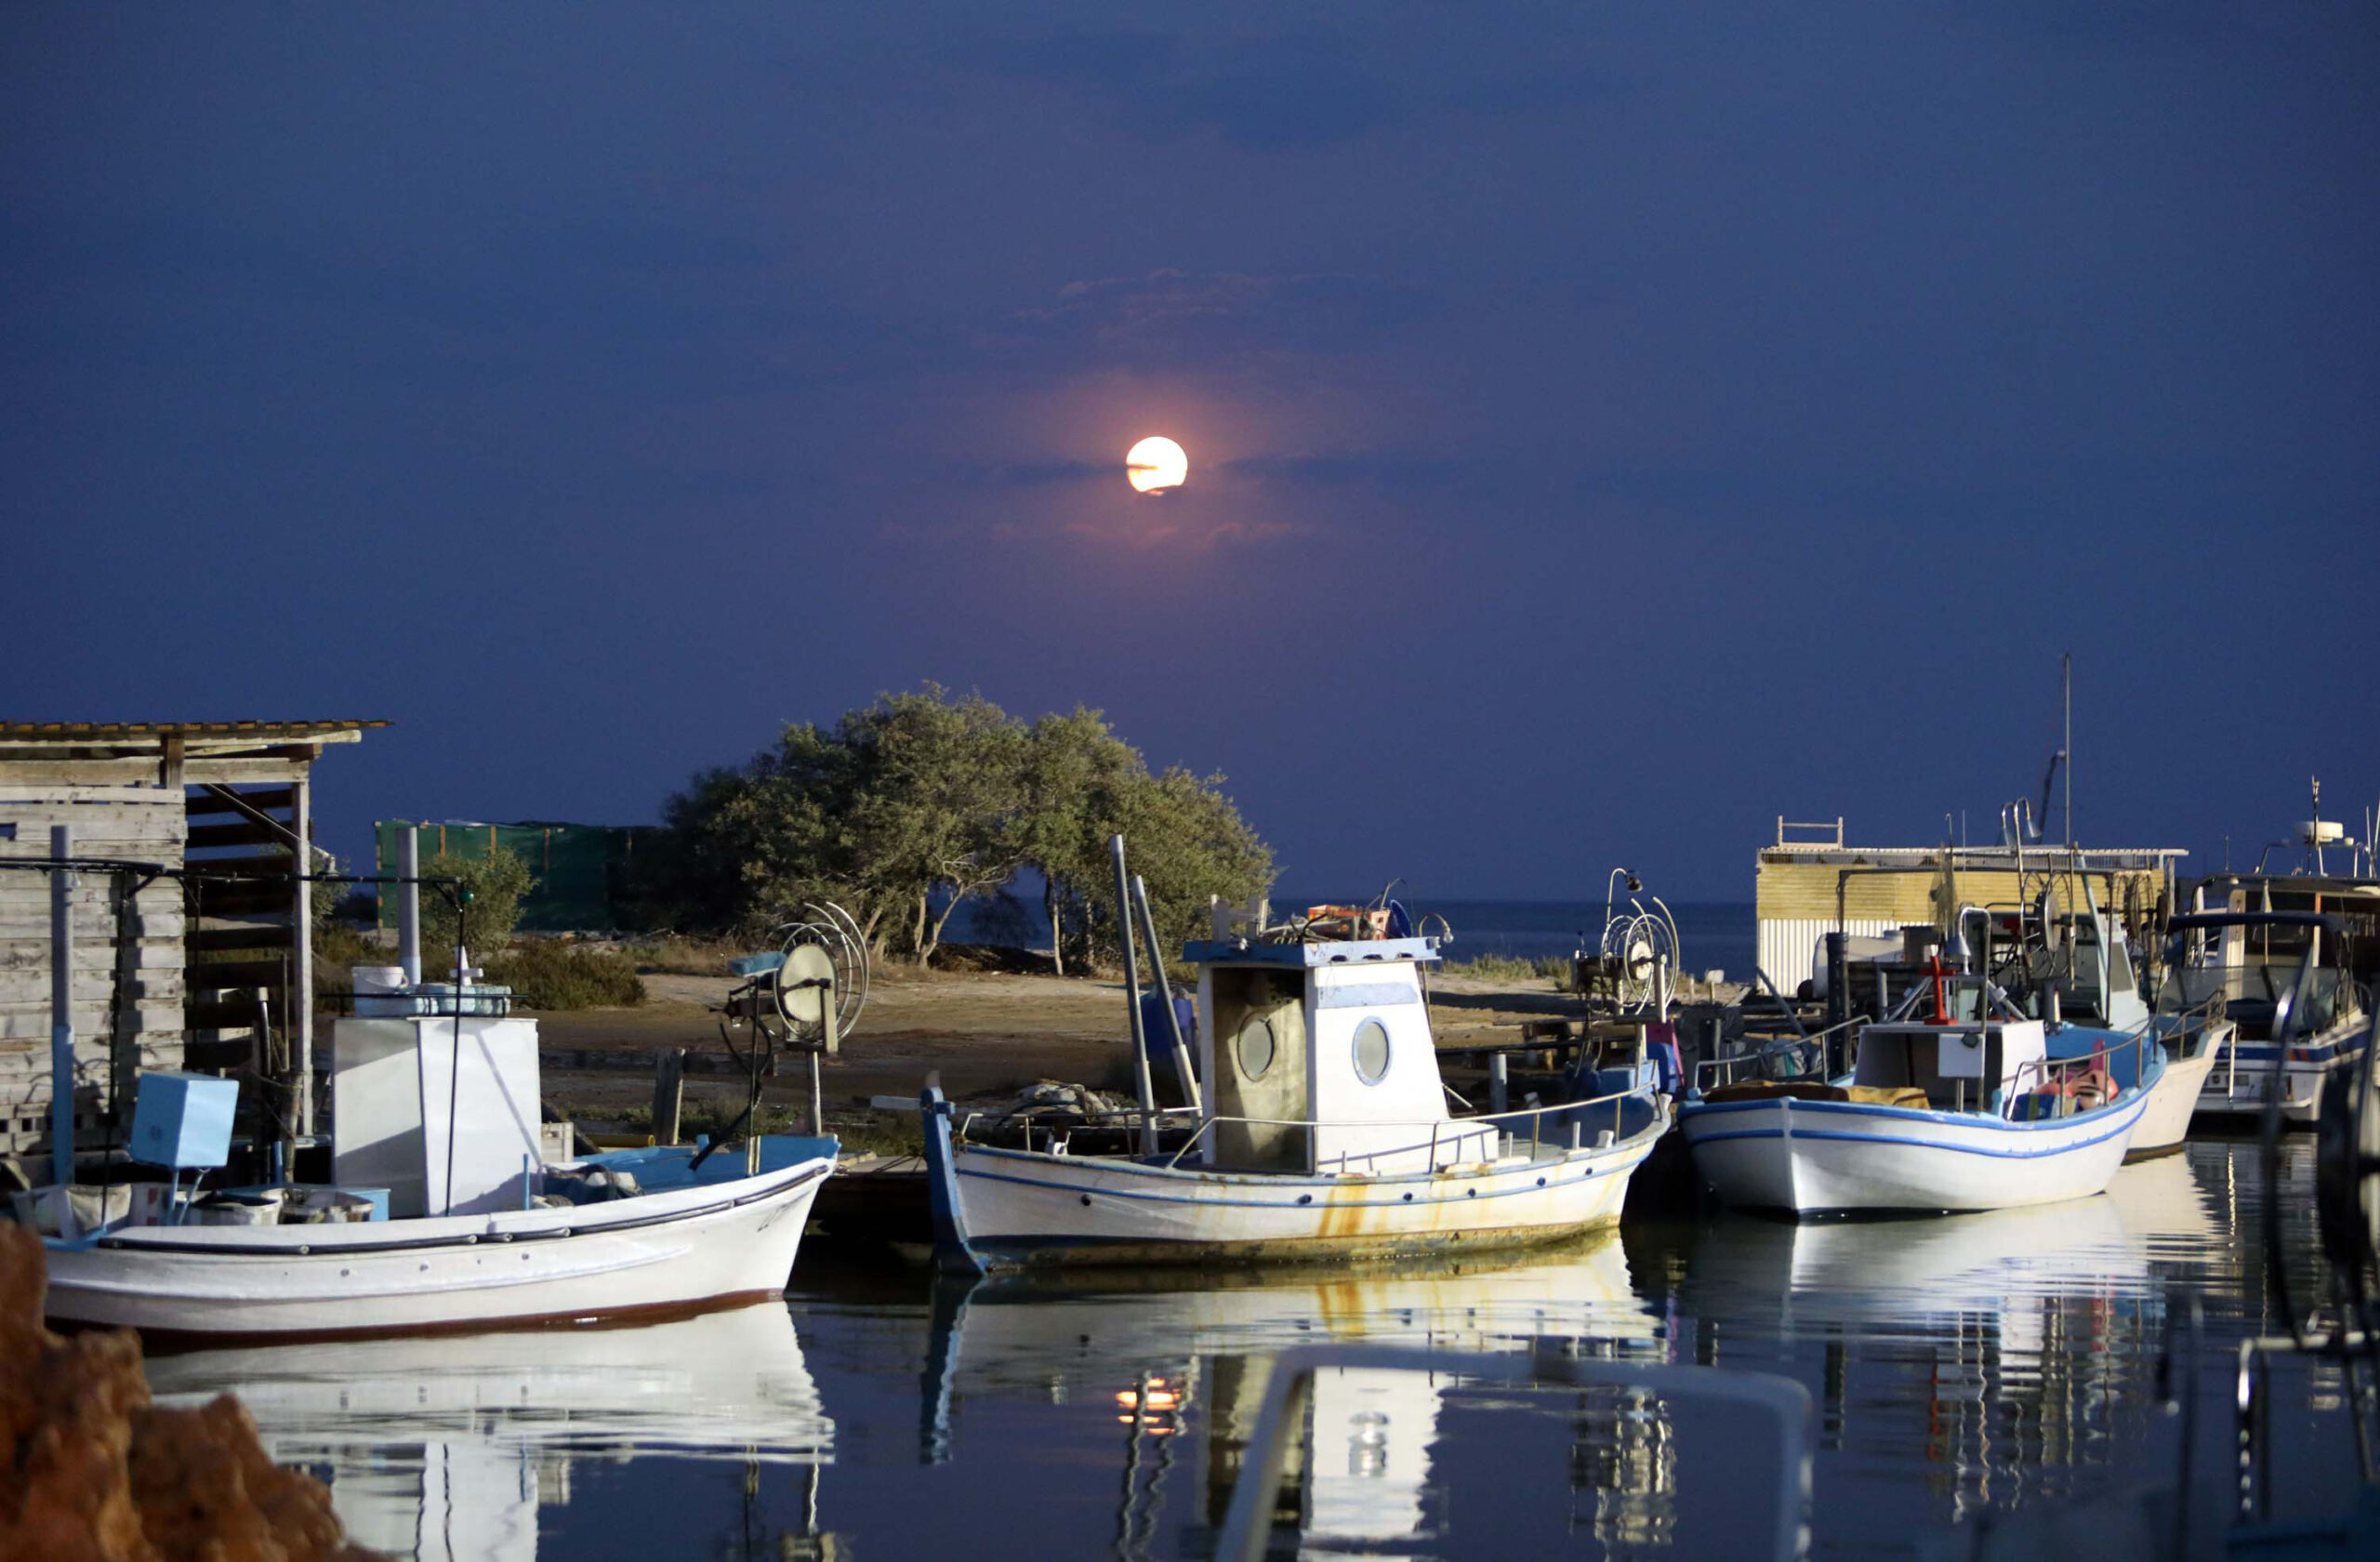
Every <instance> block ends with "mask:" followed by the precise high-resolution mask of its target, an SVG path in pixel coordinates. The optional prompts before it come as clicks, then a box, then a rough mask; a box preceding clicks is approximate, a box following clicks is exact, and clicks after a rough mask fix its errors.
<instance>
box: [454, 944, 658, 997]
mask: <svg viewBox="0 0 2380 1562" xmlns="http://www.w3.org/2000/svg"><path fill="white" fill-rule="evenodd" d="M473 958H474V959H475V960H478V961H479V963H480V966H481V968H482V969H483V970H484V971H485V972H486V973H487V975H486V980H487V981H489V982H490V983H493V984H495V985H497V986H508V987H510V988H511V989H512V996H513V1001H515V1002H516V1003H518V1004H519V1005H520V1006H521V1007H522V1008H523V1009H536V1010H544V1011H548V1012H551V1011H554V1010H560V1009H606V1008H618V1007H623V1006H626V1005H630V1004H637V1003H642V1002H643V1001H644V983H643V982H642V981H641V980H640V979H639V978H638V976H637V973H636V966H635V964H634V963H633V962H632V961H630V960H628V959H627V958H626V957H625V956H622V955H618V954H615V953H613V952H612V951H611V950H609V949H597V948H591V947H589V946H587V945H584V944H573V943H568V942H566V941H564V940H562V939H559V938H524V939H522V940H520V941H519V942H518V943H514V944H510V945H507V946H504V947H503V948H500V949H495V950H491V951H490V952H489V953H487V954H486V955H484V956H474V957H473Z"/></svg>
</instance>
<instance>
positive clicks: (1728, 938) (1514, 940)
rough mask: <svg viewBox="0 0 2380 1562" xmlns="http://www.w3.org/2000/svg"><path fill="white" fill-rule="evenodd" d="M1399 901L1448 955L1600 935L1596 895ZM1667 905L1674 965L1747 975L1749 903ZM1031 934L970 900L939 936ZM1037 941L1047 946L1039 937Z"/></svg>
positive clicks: (1303, 901) (1322, 897) (1281, 896)
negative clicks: (1444, 932) (1437, 933)
mask: <svg viewBox="0 0 2380 1562" xmlns="http://www.w3.org/2000/svg"><path fill="white" fill-rule="evenodd" d="M1376 893H1377V892H1376V891H1367V892H1365V893H1364V894H1358V895H1354V896H1345V895H1328V894H1304V893H1302V892H1299V893H1294V894H1293V893H1291V892H1289V891H1286V890H1284V891H1276V892H1275V894H1274V895H1273V907H1274V912H1275V915H1276V916H1279V915H1282V914H1285V913H1286V912H1288V911H1289V909H1291V908H1293V907H1304V906H1319V905H1323V904H1325V903H1329V902H1344V901H1350V900H1352V901H1353V902H1354V903H1355V904H1364V903H1368V902H1369V900H1370V899H1371V897H1372V895H1373V894H1376ZM1637 899H1638V901H1639V902H1640V903H1641V905H1642V907H1643V908H1644V909H1645V910H1646V911H1648V912H1649V911H1652V910H1653V909H1654V907H1653V904H1652V902H1651V901H1649V900H1647V899H1646V898H1645V897H1644V896H1642V895H1639V896H1638V897H1637ZM1404 905H1405V907H1406V908H1407V909H1408V911H1410V912H1411V913H1412V914H1413V915H1414V916H1416V917H1421V916H1424V915H1427V914H1430V913H1435V914H1436V915H1438V916H1441V917H1444V918H1445V919H1446V920H1447V922H1448V925H1449V926H1451V927H1452V928H1453V929H1454V942H1453V943H1452V944H1451V945H1449V946H1448V947H1447V950H1446V957H1447V959H1448V960H1471V959H1473V958H1474V957H1475V956H1478V955H1482V954H1496V955H1513V956H1517V957H1519V958H1522V959H1527V960H1536V959H1540V958H1549V957H1550V958H1553V959H1557V960H1567V959H1568V958H1569V956H1570V953H1571V951H1572V950H1574V949H1578V948H1580V947H1582V946H1592V945H1593V942H1594V941H1595V940H1596V939H1597V938H1599V937H1600V936H1601V935H1602V933H1603V924H1604V903H1603V902H1602V901H1600V900H1597V901H1593V902H1588V901H1573V900H1413V899H1408V900H1406V901H1405V902H1404ZM1617 909H1618V910H1619V911H1620V912H1622V913H1626V912H1627V911H1628V909H1629V908H1628V904H1627V901H1626V900H1625V899H1622V900H1621V901H1620V903H1619V904H1618V907H1617ZM1669 910H1670V914H1671V916H1672V917H1673V918H1674V919H1675V920H1676V922H1677V934H1678V949H1679V952H1680V954H1681V955H1682V956H1683V957H1684V959H1683V961H1682V963H1681V967H1680V968H1681V969H1682V970H1684V971H1686V973H1690V974H1692V975H1696V976H1699V975H1701V974H1702V973H1704V972H1706V971H1725V972H1726V973H1727V974H1728V976H1729V977H1731V978H1732V979H1734V980H1736V981H1739V982H1740V981H1749V980H1750V979H1751V976H1752V960H1753V959H1754V958H1755V954H1754V951H1755V950H1756V949H1757V948H1758V947H1759V941H1758V936H1757V933H1755V931H1754V928H1753V924H1752V904H1751V902H1749V901H1746V902H1742V903H1740V904H1739V903H1736V902H1731V901H1691V900H1689V901H1680V902H1675V903H1673V904H1672V905H1671V906H1670V907H1669ZM1433 927H1434V929H1435V924H1433ZM1039 932H1040V930H1039V929H1038V928H1034V927H1032V926H1031V925H1030V923H1029V921H1027V920H1025V919H1024V918H1022V917H1020V916H1017V915H1014V914H1013V913H1011V914H1009V915H1005V916H1004V915H1002V914H1001V913H1000V909H999V908H998V907H996V906H994V905H985V904H978V903H970V904H968V905H965V906H961V907H959V910H958V911H957V912H956V913H954V914H953V915H952V917H951V919H950V925H949V926H948V928H947V929H945V933H944V936H945V937H946V938H947V939H949V940H950V941H951V942H952V943H968V944H1010V943H1020V944H1024V943H1029V941H1030V940H1031V939H1032V938H1033V937H1034V936H1035V935H1036V934H1038V933H1039ZM1039 947H1044V948H1046V947H1048V944H1047V941H1046V940H1044V941H1043V942H1042V943H1041V944H1040V945H1039Z"/></svg>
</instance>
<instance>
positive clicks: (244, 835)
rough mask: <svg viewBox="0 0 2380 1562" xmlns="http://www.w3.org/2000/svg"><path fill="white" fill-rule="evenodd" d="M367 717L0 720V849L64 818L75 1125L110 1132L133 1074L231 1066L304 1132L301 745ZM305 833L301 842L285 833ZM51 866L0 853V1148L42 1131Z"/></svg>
mask: <svg viewBox="0 0 2380 1562" xmlns="http://www.w3.org/2000/svg"><path fill="white" fill-rule="evenodd" d="M386 725H388V723H387V722H386V721H0V862H7V863H10V864H16V863H23V862H26V861H27V860H29V859H40V858H46V857H48V856H49V855H50V854H51V832H52V827H54V826H58V825H65V826H67V827H69V828H70V829H71V831H72V845H73V856H74V857H75V858H76V859H77V860H81V861H85V862H88V861H90V860H91V859H105V861H106V863H107V864H108V865H109V866H102V867H89V868H85V869H83V870H81V871H79V872H77V873H76V874H75V875H74V887H73V891H72V894H71V899H72V907H73V911H72V914H73V936H74V960H73V966H74V970H73V1026H74V1036H75V1048H74V1073H75V1083H74V1097H75V1104H74V1133H75V1142H76V1145H77V1147H78V1148H79V1149H81V1150H84V1151H86V1152H87V1151H95V1150H103V1149H105V1148H108V1147H110V1146H112V1145H121V1144H122V1143H123V1142H124V1134H125V1132H126V1130H127V1129H128V1128H129V1126H130V1114H131V1109H132V1102H133V1093H132V1079H133V1076H134V1074H135V1073H136V1072H137V1071H138V1070H139V1069H143V1068H192V1069H203V1070H209V1071H214V1072H219V1073H227V1074H231V1075H234V1076H237V1077H239V1078H240V1079H242V1080H243V1082H244V1084H253V1085H255V1086H257V1087H260V1088H258V1089H244V1090H243V1092H242V1095H243V1098H244V1101H245V1102H246V1103H247V1104H248V1105H249V1108H250V1111H251V1114H252V1115H253V1114H261V1116H258V1117H256V1119H255V1120H254V1121H253V1122H252V1125H251V1126H252V1127H254V1128H256V1129H258V1131H260V1132H271V1133H272V1134H273V1135H274V1136H276V1137H279V1138H283V1139H288V1140H294V1139H298V1138H302V1137H305V1136H308V1135H311V1133H312V1132H314V1119H315V1105H316V1103H315V1096H316V1092H315V1090H314V1088H313V1081H314V1079H315V1078H316V1077H317V1074H316V1070H315V1068H314V1066H313V1064H314V1058H313V1033H314V1026H313V987H314V976H313V958H312V942H311V940H312V898H311V891H312V889H313V886H312V885H311V884H309V883H307V882H306V881H305V880H303V878H302V877H300V876H301V875H302V874H304V873H306V872H309V871H311V867H312V864H313V862H314V854H313V852H312V851H311V841H312V834H313V829H312V810H311V786H312V774H313V766H314V761H316V760H317V759H319V758H321V757H322V754H323V751H324V748H326V747H328V746H330V745H332V744H340V743H354V742H356V741H358V740H359V739H360V738H362V736H363V735H364V729H366V728H370V727H382V726H386ZM301 842H302V843H304V844H305V845H306V846H307V847H308V848H309V849H308V850H304V851H301V850H298V847H299V845H300V843H301ZM50 879H51V875H50V873H48V872H47V871H28V870H25V869H22V868H20V867H13V866H11V867H5V868H0V1151H8V1152H13V1153H16V1154H20V1155H28V1154H31V1153H33V1152H36V1151H43V1152H46V1150H47V1148H48V1146H49V1144H50V1026H51V1004H50V992H51V987H50V982H51V960H50V949H51V942H50V911H51V906H50Z"/></svg>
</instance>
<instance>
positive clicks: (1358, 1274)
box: [934, 1236, 1659, 1389]
mask: <svg viewBox="0 0 2380 1562" xmlns="http://www.w3.org/2000/svg"><path fill="white" fill-rule="evenodd" d="M934 1312H935V1321H936V1326H937V1334H938V1335H940V1334H942V1333H944V1332H947V1334H948V1335H949V1340H948V1344H949V1347H950V1350H951V1353H952V1354H951V1359H950V1361H949V1363H948V1366H949V1368H950V1370H952V1372H953V1373H955V1374H957V1375H959V1377H960V1378H961V1380H962V1381H963V1382H964V1383H965V1385H966V1386H967V1387H968V1388H970V1389H974V1388H995V1389H996V1388H1000V1387H1007V1386H1023V1387H1036V1388H1038V1387H1041V1386H1044V1385H1047V1384H1048V1383H1051V1381H1052V1378H1053V1375H1054V1376H1056V1377H1058V1378H1061V1379H1062V1378H1063V1377H1064V1374H1065V1372H1066V1371H1067V1370H1068V1369H1069V1368H1070V1367H1071V1366H1072V1365H1073V1364H1075V1363H1078V1362H1079V1363H1084V1364H1087V1365H1088V1366H1089V1367H1090V1369H1091V1370H1093V1371H1096V1372H1098V1373H1100V1374H1101V1376H1100V1378H1099V1380H1098V1381H1100V1382H1102V1383H1104V1382H1106V1381H1107V1380H1108V1378H1110V1377H1112V1376H1113V1375H1114V1372H1115V1369H1116V1364H1117V1363H1118V1362H1138V1363H1170V1362H1176V1361H1179V1360H1182V1359H1184V1358H1186V1357H1194V1356H1205V1355H1212V1354H1216V1353H1220V1352H1242V1353H1245V1352H1262V1351H1265V1350H1274V1349H1280V1348H1283V1347H1286V1346H1289V1345H1296V1344H1313V1343H1314V1342H1315V1341H1316V1340H1317V1339H1333V1340H1359V1339H1360V1340H1371V1341H1377V1342H1384V1343H1412V1344H1423V1343H1435V1344H1442V1345H1445V1346H1448V1347H1452V1348H1459V1349H1464V1350H1491V1349H1497V1348H1506V1349H1509V1348H1514V1347H1518V1346H1521V1345H1525V1344H1528V1343H1530V1342H1532V1341H1535V1340H1540V1339H1550V1338H1562V1339H1575V1338H1584V1339H1590V1340H1603V1341H1613V1340H1639V1341H1645V1340H1650V1339H1651V1338H1652V1337H1653V1336H1654V1335H1655V1334H1656V1333H1657V1331H1658V1328H1659V1320H1658V1319H1657V1318H1655V1317H1654V1316H1653V1315H1652V1314H1651V1313H1650V1312H1649V1311H1647V1310H1646V1306H1645V1304H1644V1303H1643V1302H1641V1301H1639V1300H1638V1299H1637V1296H1636V1293H1635V1291H1634V1289H1633V1285H1632V1283H1631V1280H1630V1277H1629V1272H1628V1258H1627V1254H1626V1251H1625V1250H1623V1249H1622V1247H1621V1246H1620V1242H1619V1241H1618V1240H1617V1239H1616V1238H1611V1237H1608V1236H1605V1237H1598V1238H1592V1239H1590V1240H1587V1241H1585V1242H1574V1243H1568V1244H1564V1245H1562V1246H1558V1247H1553V1248H1540V1249H1536V1250H1531V1251H1526V1252H1515V1253H1510V1254H1474V1256H1473V1257H1472V1258H1471V1259H1470V1260H1468V1261H1466V1262H1463V1263H1460V1264H1447V1263H1441V1262H1432V1261H1408V1262H1406V1263H1402V1264H1385V1263H1383V1264H1365V1265H1331V1266H1328V1267H1322V1266H1313V1267H1307V1268H1291V1269H1264V1270H1234V1271H1226V1272H1223V1273H1219V1274H1212V1275H1198V1274H1195V1273H1192V1272H1188V1271H1183V1270H1152V1271H1147V1272H1143V1273H1131V1272H1127V1271H1111V1272H1103V1273H1100V1274H1098V1275H1097V1276H1096V1277H1093V1276H1092V1275H1091V1274H1088V1273H1086V1274H1084V1275H1081V1276H1079V1277H1073V1276H1063V1275H1056V1276H1032V1275H1017V1276H1012V1277H995V1278H991V1279H986V1280H982V1281H977V1282H974V1283H972V1284H971V1283H968V1282H965V1281H955V1282H950V1283H947V1284H945V1285H944V1286H941V1287H939V1288H937V1290H936V1291H935V1306H934ZM962 1342H963V1348H962Z"/></svg>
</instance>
